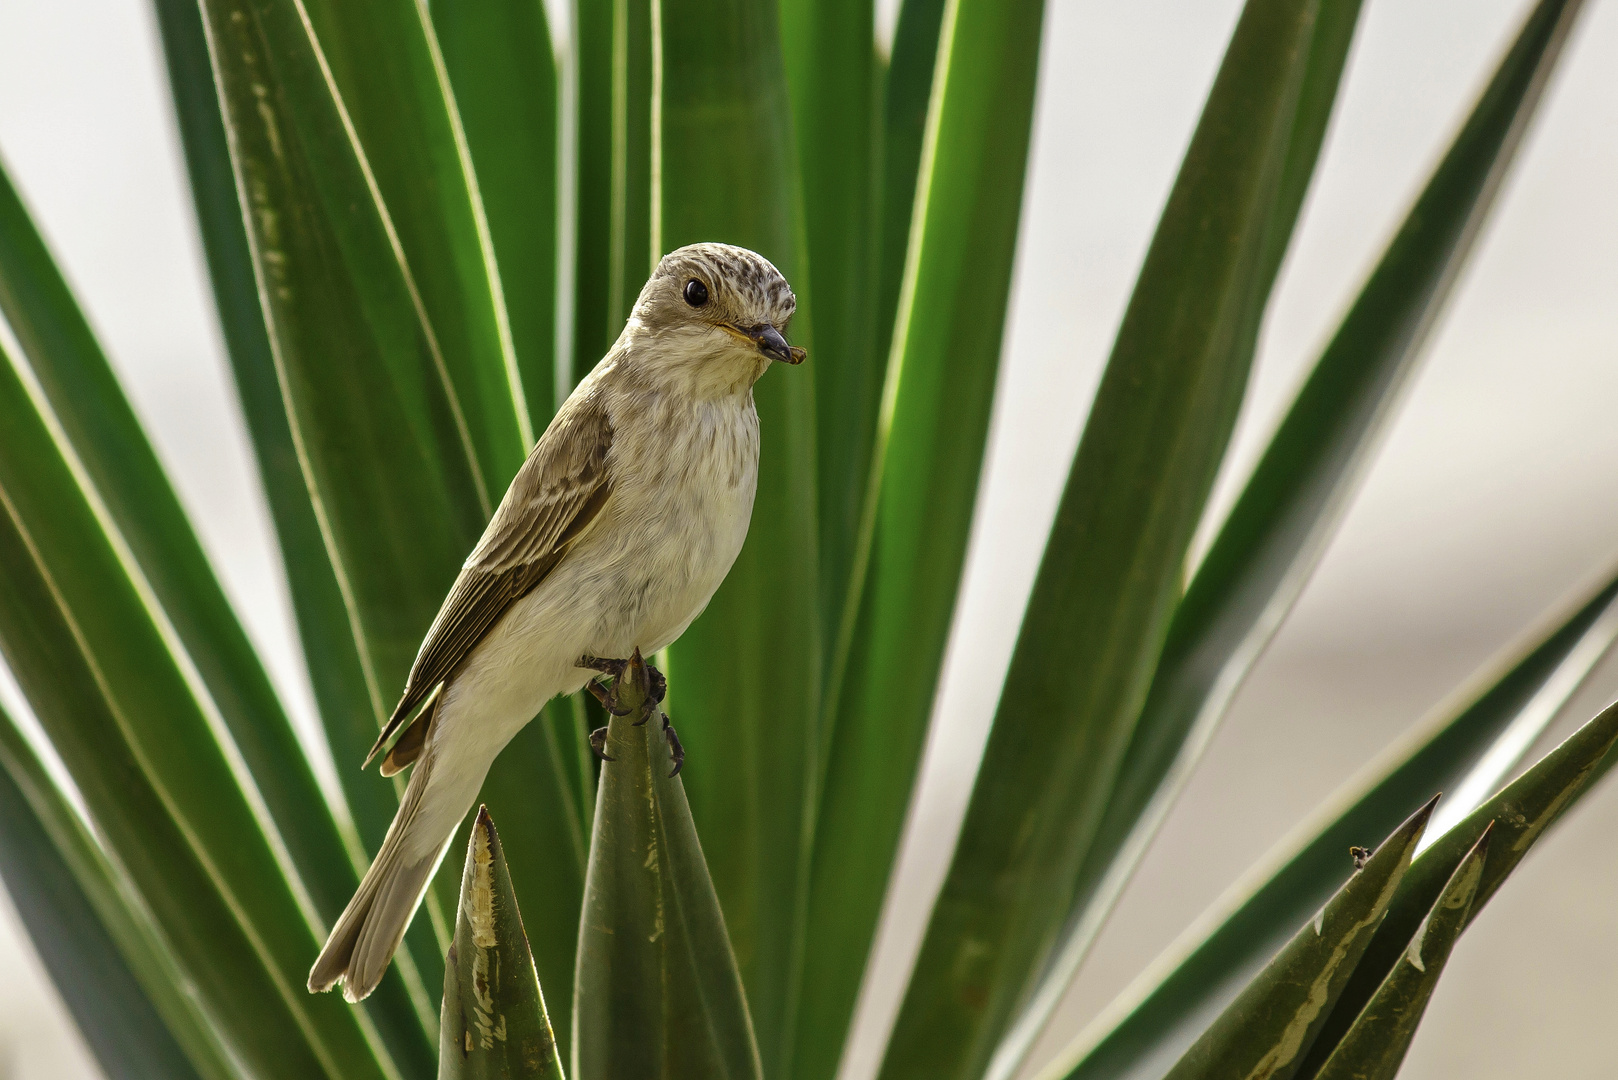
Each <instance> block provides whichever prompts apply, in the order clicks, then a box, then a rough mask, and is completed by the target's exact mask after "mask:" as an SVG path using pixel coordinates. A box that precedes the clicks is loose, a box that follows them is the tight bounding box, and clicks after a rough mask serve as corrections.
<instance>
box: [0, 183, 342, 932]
mask: <svg viewBox="0 0 1618 1080" xmlns="http://www.w3.org/2000/svg"><path fill="white" fill-rule="evenodd" d="M0 312H3V313H4V316H5V319H6V322H7V324H8V325H9V326H10V327H11V329H12V331H13V333H14V334H15V335H16V339H17V341H18V343H19V344H20V345H21V347H22V350H23V354H24V359H25V361H26V363H27V364H28V367H29V370H30V371H31V372H32V374H33V377H34V379H36V380H37V382H38V385H39V388H40V390H41V391H42V393H43V394H44V396H45V398H46V399H47V400H48V402H49V406H48V407H49V409H50V411H51V413H52V415H53V417H54V418H55V420H56V422H57V423H59V424H60V425H61V429H62V432H63V435H64V436H65V438H66V439H67V440H68V441H69V443H71V445H72V448H73V453H74V455H75V456H76V457H77V459H78V461H79V463H80V464H82V466H83V468H84V471H85V473H86V474H87V475H86V481H85V482H86V483H88V484H91V485H93V486H94V488H95V490H96V494H97V496H98V497H99V498H100V499H101V500H102V501H103V502H104V504H105V506H106V509H107V512H108V514H109V515H110V516H111V517H112V519H113V522H114V523H115V527H116V528H117V529H118V531H119V533H120V534H121V535H122V537H123V538H124V540H125V542H127V543H128V545H129V549H130V553H131V555H132V556H133V557H134V559H135V560H136V562H138V563H139V565H140V572H141V574H142V575H143V576H144V577H145V579H146V581H147V583H148V584H149V585H150V586H151V590H152V593H153V594H154V596H153V598H154V600H155V601H156V602H157V603H158V604H159V605H161V607H162V609H163V616H164V617H165V618H166V619H167V620H168V621H169V622H171V623H172V624H173V628H174V633H175V635H176V636H177V638H178V639H179V641H178V647H180V648H183V649H184V652H185V656H186V659H187V660H188V661H189V662H190V663H192V664H194V665H196V669H197V674H198V676H199V677H200V678H201V679H202V680H203V681H204V682H205V683H206V684H207V688H208V693H209V695H210V697H211V698H212V699H213V701H214V702H215V703H216V704H217V705H218V708H219V712H220V716H221V718H222V719H223V720H224V722H225V724H226V725H227V726H228V727H229V730H230V736H231V738H232V740H233V741H234V742H235V745H236V746H237V747H238V748H239V749H240V751H241V755H242V759H243V761H244V763H245V764H246V765H247V768H248V770H249V771H250V772H251V773H252V776H253V782H254V783H255V784H256V785H257V788H258V790H259V792H260V793H261V794H262V795H263V797H264V803H265V806H266V808H267V809H268V811H269V813H270V815H271V816H272V817H273V818H274V820H275V824H276V828H277V830H278V831H279V832H280V835H281V836H282V838H283V839H284V840H285V842H286V845H287V853H288V855H289V856H290V857H291V859H292V862H293V863H294V864H295V865H296V866H297V868H298V872H299V874H300V875H301V877H302V879H303V882H304V884H305V886H306V887H307V888H308V889H309V892H310V896H311V899H313V900H314V902H315V904H316V906H317V908H318V909H319V910H320V912H321V914H322V915H323V916H325V917H328V918H329V917H333V916H335V915H336V914H337V913H338V912H339V911H341V910H342V908H343V905H344V904H346V903H347V902H348V896H349V894H350V893H351V892H352V891H353V888H354V886H355V884H356V883H357V882H358V880H359V878H358V876H357V875H356V874H355V872H354V866H353V862H352V859H351V857H350V852H349V851H347V850H346V849H345V848H344V845H343V839H342V837H341V836H340V834H339V833H338V830H337V824H336V822H335V820H334V819H333V817H332V813H331V810H330V808H329V807H328V806H327V805H326V799H325V796H324V795H322V794H321V791H320V787H319V785H318V784H317V783H316V782H315V777H314V772H313V770H312V769H311V768H310V767H309V761H308V759H307V758H306V757H305V756H304V753H303V749H302V747H300V746H299V744H298V739H297V736H296V734H295V733H294V732H293V730H292V725H291V723H290V722H289V721H288V719H287V716H286V713H285V712H284V711H282V708H281V703H280V701H279V700H278V699H277V698H276V695H275V691H274V689H273V688H272V687H271V685H270V681H269V677H268V676H267V675H266V674H265V672H264V668H263V666H262V665H261V664H260V662H259V659H258V656H257V655H256V654H255V653H254V651H253V647H252V645H251V643H250V642H249V641H248V639H247V634H246V633H245V632H244V631H243V629H242V625H241V623H240V622H239V621H238V620H237V618H236V613H235V612H234V611H233V610H231V607H230V602H229V601H228V600H227V599H226V598H225V593H224V590H223V589H221V588H220V586H219V581H218V579H217V578H215V576H214V573H213V568H212V567H211V566H210V565H209V564H208V559H207V556H206V555H204V554H203V551H202V545H201V544H200V543H199V542H198V540H197V537H196V534H195V533H194V532H193V531H192V529H191V523H190V522H189V521H188V520H187V518H186V515H185V512H184V510H182V509H181V508H180V501H179V498H178V497H177V496H176V495H175V492H174V488H173V487H172V486H171V485H170V483H169V480H168V477H167V476H166V475H165V474H164V472H163V467H162V465H161V464H160V463H159V462H158V460H157V455H156V453H154V452H153V450H152V445H151V443H150V442H148V441H147V438H146V433H145V432H144V431H142V430H141V426H140V422H139V421H138V420H137V419H136V418H135V413H134V410H133V409H132V408H130V405H129V401H128V399H126V398H125V397H124V394H123V390H122V388H120V387H119V385H118V380H117V377H116V376H114V374H113V372H112V368H111V367H110V366H109V365H108V363H107V359H106V357H105V355H103V353H102V351H101V347H100V345H99V344H98V343H97V341H96V339H95V335H94V333H93V332H92V331H91V329H90V326H89V323H87V322H86V321H85V319H84V316H83V315H82V314H81V313H80V311H79V307H78V304H77V303H76V302H75V301H74V298H73V295H72V293H71V292H70V291H69V289H68V286H67V282H66V281H65V280H63V278H62V275H61V273H60V271H59V270H58V269H57V267H56V264H55V262H54V261H53V260H52V259H51V256H50V253H49V251H47V250H46V247H45V244H44V241H43V240H42V239H41V238H40V236H39V233H38V232H37V231H36V230H35V228H34V224H33V222H32V221H31V220H30V219H29V216H28V212H27V211H26V210H25V209H24V207H23V205H22V202H21V201H20V200H19V198H18V196H17V192H16V189H15V188H13V187H12V185H11V181H10V178H9V177H8V176H7V175H6V174H5V171H4V170H3V169H0Z"/></svg>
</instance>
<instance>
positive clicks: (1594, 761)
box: [1300, 705, 1618, 1077]
mask: <svg viewBox="0 0 1618 1080" xmlns="http://www.w3.org/2000/svg"><path fill="white" fill-rule="evenodd" d="M1614 742H1618V705H1614V706H1609V707H1608V708H1607V709H1606V710H1605V711H1604V712H1602V713H1601V714H1600V715H1599V716H1597V717H1596V718H1595V719H1593V720H1591V721H1590V722H1589V723H1587V724H1585V725H1584V726H1583V727H1581V728H1580V729H1579V730H1578V731H1576V732H1574V733H1573V734H1572V735H1571V736H1569V737H1568V739H1567V740H1566V741H1565V742H1563V743H1562V745H1561V746H1558V747H1557V748H1556V749H1555V750H1552V751H1551V752H1550V753H1549V754H1547V755H1545V757H1543V758H1541V759H1540V761H1539V762H1538V763H1537V764H1536V765H1535V766H1534V767H1533V768H1531V769H1529V770H1528V771H1527V772H1525V773H1523V774H1522V776H1520V777H1518V778H1517V779H1516V780H1515V781H1513V782H1512V783H1511V784H1509V785H1507V786H1506V788H1505V790H1503V791H1501V792H1500V793H1499V794H1498V795H1496V796H1495V797H1494V798H1492V799H1490V800H1489V801H1488V802H1486V803H1484V804H1483V805H1482V806H1480V807H1478V808H1477V809H1476V810H1474V811H1473V812H1472V813H1470V814H1468V815H1467V816H1466V819H1465V820H1464V821H1462V822H1460V823H1459V824H1458V825H1456V826H1455V827H1454V828H1452V829H1450V830H1449V831H1448V832H1446V833H1445V834H1444V835H1443V836H1440V837H1438V838H1437V839H1436V840H1434V841H1433V843H1432V845H1431V847H1429V848H1428V849H1427V850H1425V851H1423V852H1422V854H1421V857H1420V858H1419V859H1417V860H1416V863H1415V865H1414V866H1412V867H1411V868H1410V874H1409V876H1408V877H1407V878H1406V879H1405V881H1404V883H1403V884H1402V885H1401V886H1400V887H1399V891H1398V893H1397V894H1395V896H1394V898H1393V903H1391V904H1390V905H1389V906H1388V917H1387V920H1386V922H1384V924H1383V925H1382V927H1381V929H1379V930H1378V931H1377V934H1376V937H1375V938H1374V939H1373V940H1372V942H1371V946H1370V948H1368V949H1367V950H1366V952H1365V958H1364V959H1363V960H1361V961H1360V966H1359V967H1358V968H1357V969H1356V970H1355V972H1354V977H1353V979H1352V980H1350V982H1349V984H1348V986H1347V987H1346V988H1345V989H1344V991H1343V996H1342V999H1341V1000H1340V1001H1338V1003H1337V1006H1336V1008H1334V1009H1333V1010H1332V1013H1331V1018H1330V1019H1329V1020H1328V1021H1327V1022H1326V1025H1325V1027H1324V1028H1323V1029H1322V1030H1321V1033H1320V1038H1321V1042H1322V1046H1323V1047H1331V1046H1335V1045H1336V1044H1337V1043H1338V1041H1339V1040H1340V1039H1341V1038H1342V1037H1343V1035H1344V1033H1345V1032H1346V1031H1347V1030H1348V1028H1349V1026H1350V1025H1351V1024H1352V1023H1353V1022H1354V1018H1355V1017H1356V1016H1358V1015H1359V1013H1360V1010H1361V1009H1362V1008H1363V1007H1364V1006H1365V1004H1366V1003H1367V1002H1368V1001H1369V1000H1370V998H1371V996H1372V994H1374V993H1375V992H1376V990H1377V987H1378V986H1380V985H1381V983H1382V980H1383V978H1384V977H1385V976H1386V975H1387V973H1388V972H1389V971H1391V970H1393V967H1394V965H1395V964H1397V963H1398V962H1399V957H1400V956H1401V955H1403V953H1404V951H1405V947H1406V945H1407V944H1408V943H1409V941H1410V939H1411V936H1412V935H1413V934H1415V933H1416V931H1417V929H1418V928H1419V926H1420V924H1421V921H1422V920H1423V919H1425V918H1426V917H1427V912H1429V911H1430V910H1432V907H1433V904H1434V903H1435V902H1437V899H1438V897H1439V895H1440V894H1441V893H1442V892H1443V891H1444V885H1445V883H1446V882H1447V881H1449V879H1450V876H1451V875H1452V874H1454V873H1455V868H1456V867H1457V866H1459V865H1460V863H1461V860H1462V859H1464V858H1465V857H1466V854H1467V852H1468V851H1470V850H1471V849H1472V846H1473V845H1474V844H1476V843H1477V842H1478V840H1479V839H1480V838H1481V837H1482V836H1483V834H1484V833H1485V832H1488V831H1492V832H1493V837H1492V838H1491V840H1490V842H1489V848H1490V851H1491V855H1490V857H1489V858H1488V860H1487V861H1485V862H1484V864H1483V876H1482V880H1481V881H1479V883H1478V887H1477V895H1476V897H1475V898H1474V899H1473V901H1472V906H1471V908H1470V910H1469V911H1468V913H1467V916H1466V921H1467V922H1471V920H1473V919H1475V918H1477V913H1478V912H1479V911H1482V910H1483V905H1484V904H1487V903H1488V902H1489V898H1490V897H1491V896H1493V895H1494V893H1495V890H1496V889H1498V888H1499V887H1500V885H1501V883H1502V882H1504V881H1505V879H1506V877H1507V875H1509V874H1510V873H1511V872H1512V871H1513V870H1515V869H1516V868H1517V864H1518V863H1519V862H1521V861H1522V858H1523V856H1524V855H1526V854H1528V849H1529V848H1530V847H1532V846H1533V845H1534V843H1535V842H1536V841H1537V840H1538V839H1539V838H1540V837H1541V836H1543V835H1544V834H1545V830H1546V829H1548V828H1550V826H1551V825H1552V824H1553V823H1554V822H1555V821H1556V819H1557V818H1559V817H1561V816H1562V814H1563V813H1565V812H1566V811H1567V809H1568V808H1569V807H1570V806H1571V805H1572V804H1573V803H1574V802H1575V801H1576V800H1578V799H1579V798H1580V797H1581V796H1582V795H1583V794H1584V793H1585V791H1587V790H1588V789H1589V781H1590V780H1591V779H1592V777H1593V775H1594V774H1595V772H1596V770H1597V768H1598V766H1600V765H1601V764H1602V760H1603V759H1604V758H1605V757H1606V756H1607V751H1608V750H1610V749H1611V748H1612V745H1613V743H1614ZM1324 1056H1325V1054H1324V1052H1322V1053H1321V1054H1318V1055H1316V1054H1311V1055H1310V1061H1309V1062H1307V1063H1306V1064H1305V1065H1304V1068H1303V1070H1302V1072H1301V1073H1300V1075H1301V1076H1305V1077H1307V1076H1312V1075H1313V1074H1314V1070H1315V1069H1316V1068H1317V1067H1318V1066H1319V1065H1320V1058H1322V1057H1324Z"/></svg>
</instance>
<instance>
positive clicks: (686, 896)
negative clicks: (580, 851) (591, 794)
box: [572, 652, 763, 1080]
mask: <svg viewBox="0 0 1618 1080" xmlns="http://www.w3.org/2000/svg"><path fill="white" fill-rule="evenodd" d="M616 692H617V695H618V704H619V705H620V707H622V708H625V709H628V710H629V714H628V715H626V716H615V717H613V718H612V720H611V722H610V724H609V727H608V732H607V739H606V746H605V752H606V753H607V755H608V756H609V758H610V760H608V761H607V762H605V763H604V764H603V766H602V769H601V786H600V791H599V795H598V798H597V802H596V816H595V829H594V836H593V839H592V842H591V845H590V873H589V877H588V879H587V882H586V885H585V894H584V917H583V920H582V923H581V925H580V927H579V960H578V975H577V981H576V982H575V984H574V1000H573V1008H574V1028H575V1033H576V1036H577V1041H576V1043H575V1044H574V1047H573V1069H572V1071H573V1074H574V1075H575V1076H588V1077H591V1078H592V1080H658V1078H669V1080H674V1078H682V1080H683V1078H686V1077H704V1078H707V1077H719V1078H727V1080H746V1078H758V1077H761V1076H762V1075H763V1072H762V1068H761V1066H760V1063H759V1054H758V1045H757V1043H756V1042H755V1040H754V1038H753V1025H752V1021H751V1020H750V1019H749V1017H748V1013H747V1000H746V997H745V994H744V992H743V990H742V983H741V977H740V974H739V972H738V970H737V966H736V958H735V956H734V955H732V953H731V949H730V942H729V937H728V935H727V933H726V930H725V918H724V916H723V915H722V914H721V913H720V909H719V897H718V895H717V894H716V893H715V891H714V885H713V882H712V881H711V880H710V879H709V876H708V868H707V864H706V862H705V861H704V859H703V853H702V845H701V844H700V843H699V842H698V840H697V832H696V828H695V826H694V824H693V822H692V819H691V813H690V810H689V809H688V808H687V806H686V799H685V789H684V787H683V785H682V783H681V781H680V778H679V777H675V776H671V775H670V774H671V773H672V772H673V771H674V759H673V756H672V753H671V749H670V743H669V740H668V739H667V738H666V737H665V733H664V730H663V725H664V723H666V719H665V718H663V717H662V716H661V715H660V714H659V713H658V711H657V708H656V706H655V705H653V704H652V703H651V702H650V701H649V700H648V679H647V672H646V667H645V665H644V664H642V663H641V661H640V654H639V653H638V652H637V653H636V654H635V656H634V658H633V659H632V660H631V664H630V668H629V670H628V671H627V672H626V673H625V675H624V677H623V678H621V679H619V680H618V683H617V686H616ZM693 764H696V762H693Z"/></svg>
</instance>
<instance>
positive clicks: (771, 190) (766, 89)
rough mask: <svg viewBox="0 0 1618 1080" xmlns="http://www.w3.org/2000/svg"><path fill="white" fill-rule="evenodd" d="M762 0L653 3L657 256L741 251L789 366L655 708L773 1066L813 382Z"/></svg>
mask: <svg viewBox="0 0 1618 1080" xmlns="http://www.w3.org/2000/svg"><path fill="white" fill-rule="evenodd" d="M776 7H777V5H776V0H724V2H721V3H713V2H710V0H664V2H663V3H662V5H661V8H660V9H659V10H660V12H661V14H660V16H659V22H658V25H659V27H660V28H661V33H662V38H661V40H660V42H659V43H658V49H659V53H658V55H659V56H660V57H661V71H662V81H661V85H660V93H659V96H658V99H657V102H656V106H657V109H658V113H657V116H658V131H659V133H660V136H661V142H660V144H659V153H660V159H659V160H660V163H661V164H660V169H659V172H658V178H659V185H660V186H659V188H658V189H657V191H656V192H654V195H653V198H654V200H655V203H654V205H655V206H656V207H657V216H658V221H659V222H660V230H659V233H658V235H657V237H656V238H655V239H656V246H657V249H658V250H659V251H671V250H673V249H675V248H678V247H680V246H682V245H684V244H689V243H695V242H699V241H721V242H724V243H731V244H739V245H741V246H742V247H746V248H751V249H752V250H754V251H757V252H759V253H760V254H762V255H763V256H764V257H765V258H767V259H769V260H770V261H771V262H773V263H774V264H775V265H776V267H777V268H779V269H780V271H781V273H782V274H784V275H785V276H786V279H787V281H788V282H790V283H791V285H792V287H793V290H794V291H795V292H796V294H797V297H798V313H797V315H796V316H795V317H794V318H793V320H792V325H791V327H790V328H789V330H788V336H789V337H790V338H791V340H792V342H793V343H794V344H797V345H805V346H807V347H808V349H809V362H808V364H806V365H804V366H803V367H799V368H789V367H786V366H784V365H775V370H772V371H769V372H766V373H765V375H764V377H763V378H762V379H760V380H759V382H758V385H757V386H755V387H754V388H753V396H754V400H755V401H756V403H757V406H758V416H759V429H760V438H761V448H760V452H759V477H758V495H757V499H756V501H755V502H754V506H753V517H752V521H751V524H750V525H749V529H748V534H747V541H746V543H745V544H744V546H743V547H742V551H741V554H740V555H739V556H738V557H737V559H736V563H735V565H734V566H733V567H732V568H731V571H730V574H729V576H727V577H726V579H725V582H724V584H723V585H721V586H720V588H719V591H718V592H717V594H715V596H714V598H713V602H712V603H710V604H709V605H708V609H707V611H706V612H704V613H703V615H702V616H701V617H699V618H698V619H697V621H696V622H695V623H693V624H692V626H691V628H690V629H689V630H687V631H686V633H685V635H684V636H683V637H682V638H680V640H679V641H678V642H676V643H675V644H674V645H673V646H672V647H671V648H670V649H669V650H668V652H669V659H668V675H669V678H670V679H671V680H672V683H673V686H674V690H673V692H672V693H673V696H672V697H671V699H670V710H671V712H672V713H673V715H674V717H675V719H676V720H677V722H678V723H679V724H680V730H681V732H682V734H683V735H684V736H685V739H686V747H687V748H688V749H689V750H690V752H691V763H690V766H689V767H688V769H687V771H686V772H685V774H684V775H683V777H682V779H683V780H684V782H685V784H686V790H687V791H688V792H689V794H690V798H691V812H692V814H693V815H694V816H695V818H696V821H697V824H698V826H699V828H700V831H701V833H702V836H703V840H704V843H705V847H706V850H707V852H708V866H709V869H710V870H711V871H712V874H713V881H714V886H715V887H716V888H717V889H718V892H719V899H720V902H721V904H722V905H723V907H724V910H725V921H726V922H727V924H728V925H729V927H730V934H731V942H732V944H733V947H734V949H735V952H736V958H737V961H738V962H739V963H740V965H741V971H742V978H743V982H744V983H745V984H746V986H747V992H748V1002H749V1004H750V1005H751V1007H752V1014H753V1019H754V1021H755V1022H756V1023H757V1025H758V1042H759V1047H760V1049H761V1050H762V1052H763V1054H764V1061H765V1070H766V1072H769V1073H771V1074H772V1075H773V1074H775V1073H778V1072H782V1071H784V1068H783V1065H782V1062H783V1060H784V1054H785V1049H784V1047H785V1045H786V1039H787V1038H788V1035H789V1017H790V1015H791V993H792V981H793V978H794V976H795V974H796V966H797V950H798V948H799V945H800V941H801V939H800V938H799V937H798V935H797V932H796V931H797V928H798V927H799V926H800V925H801V923H799V921H798V920H797V918H796V915H797V913H798V910H799V907H800V905H801V903H802V897H803V873H804V856H803V850H804V838H805V835H806V822H805V813H806V807H807V804H808V793H809V784H810V783H811V779H812V777H813V776H814V769H815V759H816V752H817V749H818V746H817V743H818V731H819V727H818V725H819V721H820V683H821V677H822V669H821V664H822V659H823V654H822V651H821V648H822V641H821V631H820V619H819V602H820V593H819V591H818V585H817V583H816V569H817V565H818V556H817V554H816V548H817V543H816V537H817V532H816V524H815V511H816V507H815V503H816V494H815V492H816V487H815V461H816V456H815V427H814V425H815V384H814V376H813V374H812V371H813V367H814V364H815V356H816V348H815V341H814V337H813V333H812V329H813V314H814V312H813V304H812V299H813V298H812V296H811V295H810V294H811V289H810V282H808V281H807V280H806V276H805V274H804V273H803V270H804V268H805V265H806V261H805V258H804V255H803V248H802V223H801V220H800V218H799V205H798V197H797V191H796V185H795V182H794V177H795V173H796V168H795V161H794V158H795V152H794V143H793V135H792V115H791V109H790V104H789V101H788V97H787V85H786V73H785V71H784V69H783V62H782V59H781V39H780V28H779V25H778V23H777V12H776Z"/></svg>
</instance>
